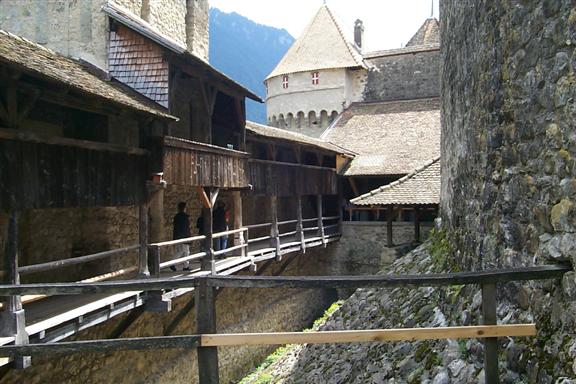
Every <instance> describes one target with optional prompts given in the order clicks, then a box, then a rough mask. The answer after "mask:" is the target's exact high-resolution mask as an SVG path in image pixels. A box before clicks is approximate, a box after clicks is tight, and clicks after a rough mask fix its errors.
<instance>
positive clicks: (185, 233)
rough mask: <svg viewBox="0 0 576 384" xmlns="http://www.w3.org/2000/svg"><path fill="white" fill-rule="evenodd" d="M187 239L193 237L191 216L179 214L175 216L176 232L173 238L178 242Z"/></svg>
mask: <svg viewBox="0 0 576 384" xmlns="http://www.w3.org/2000/svg"><path fill="white" fill-rule="evenodd" d="M187 237H192V234H191V233H190V216H188V215H187V214H185V213H184V212H178V213H177V214H176V216H174V232H173V236H172V238H173V239H174V240H177V239H185V238H187Z"/></svg>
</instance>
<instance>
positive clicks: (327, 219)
mask: <svg viewBox="0 0 576 384" xmlns="http://www.w3.org/2000/svg"><path fill="white" fill-rule="evenodd" d="M322 220H325V221H330V220H340V216H328V217H323V218H322Z"/></svg>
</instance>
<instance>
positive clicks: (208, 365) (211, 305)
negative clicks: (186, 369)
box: [196, 208, 219, 384]
mask: <svg viewBox="0 0 576 384" xmlns="http://www.w3.org/2000/svg"><path fill="white" fill-rule="evenodd" d="M204 209H205V210H208V208H204ZM196 306H197V308H198V309H197V312H196V322H197V330H196V331H197V333H199V334H215V333H216V331H217V329H216V288H215V287H209V286H208V285H207V282H206V280H205V279H202V280H200V284H199V285H198V287H196ZM198 378H199V381H200V383H202V384H218V383H219V375H218V347H202V346H200V347H198Z"/></svg>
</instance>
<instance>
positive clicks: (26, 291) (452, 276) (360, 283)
mask: <svg viewBox="0 0 576 384" xmlns="http://www.w3.org/2000/svg"><path fill="white" fill-rule="evenodd" d="M570 271H572V266H570V265H568V264H555V265H540V266H534V267H524V268H514V269H498V270H487V271H475V272H458V273H446V274H423V275H368V276H364V275H355V276H281V277H271V276H209V277H206V276H195V277H183V278H178V279H174V278H160V279H153V278H151V279H146V280H143V279H139V280H116V281H107V282H101V283H34V284H20V285H14V284H5V285H0V296H10V295H78V294H96V293H118V292H131V291H150V290H154V289H162V288H164V289H178V288H190V287H195V286H197V285H198V282H199V281H200V280H203V279H204V280H208V285H212V286H217V287H226V288H319V289H324V288H366V287H373V288H382V287H409V286H419V287H434V286H450V285H463V284H487V283H492V284H495V283H500V282H509V281H527V280H547V279H560V278H562V276H564V274H565V273H566V272H570Z"/></svg>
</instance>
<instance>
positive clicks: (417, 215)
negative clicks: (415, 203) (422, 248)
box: [414, 207, 420, 243]
mask: <svg viewBox="0 0 576 384" xmlns="http://www.w3.org/2000/svg"><path fill="white" fill-rule="evenodd" d="M414 240H416V242H417V243H419V242H420V207H414Z"/></svg>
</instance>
